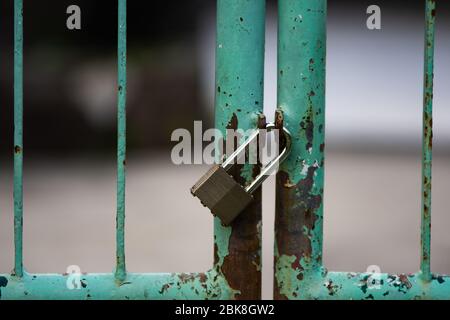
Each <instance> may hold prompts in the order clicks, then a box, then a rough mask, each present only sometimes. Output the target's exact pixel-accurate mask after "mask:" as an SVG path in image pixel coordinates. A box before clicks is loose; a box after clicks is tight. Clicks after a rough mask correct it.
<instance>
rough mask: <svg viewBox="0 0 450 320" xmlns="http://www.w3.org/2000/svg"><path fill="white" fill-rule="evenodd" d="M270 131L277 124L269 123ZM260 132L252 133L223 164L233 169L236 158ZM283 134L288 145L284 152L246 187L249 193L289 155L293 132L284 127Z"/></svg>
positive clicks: (227, 168) (226, 167)
mask: <svg viewBox="0 0 450 320" xmlns="http://www.w3.org/2000/svg"><path fill="white" fill-rule="evenodd" d="M265 129H266V130H267V131H268V132H270V131H272V130H274V129H277V127H276V126H275V124H273V123H269V124H267V125H266V128H265ZM259 134H260V132H259V129H258V130H255V132H254V133H252V134H251V135H250V137H249V138H248V139H247V141H246V142H245V143H243V144H242V145H240V146H239V147H238V148H237V149H236V151H235V152H233V154H232V155H230V156H229V157H228V158H227V159H226V160H225V162H224V163H223V164H222V167H223V168H224V169H225V170H226V171H228V170H229V169H231V167H232V166H233V165H234V159H236V158H237V157H238V156H239V155H240V154H241V152H243V151H245V148H246V147H247V146H248V145H249V144H250V143H251V142H252V141H253V140H254V139H256V138H257V137H258V136H259ZM283 135H284V138H285V142H286V145H285V147H284V150H283V152H281V153H280V154H279V155H278V156H277V157H276V158H275V159H274V160H272V161H271V162H270V163H269V164H268V165H266V166H265V167H264V168H263V169H262V170H261V172H260V174H259V175H258V176H257V177H256V178H255V180H253V182H252V183H251V184H250V185H249V186H247V187H246V188H245V191H247V192H248V193H253V191H255V190H256V189H258V188H259V187H260V186H261V184H262V183H263V182H264V181H265V180H266V179H267V177H268V176H269V175H270V174H272V171H273V170H274V169H275V167H278V165H279V163H280V162H283V161H284V160H285V159H286V158H287V156H288V155H289V153H290V151H291V145H292V141H291V133H290V132H289V131H288V130H287V129H286V128H285V127H283Z"/></svg>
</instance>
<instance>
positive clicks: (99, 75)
mask: <svg viewBox="0 0 450 320" xmlns="http://www.w3.org/2000/svg"><path fill="white" fill-rule="evenodd" d="M72 4H76V5H78V6H80V8H81V17H82V29H81V30H74V31H72V30H68V29H67V28H66V19H67V17H68V15H67V14H66V8H67V7H68V6H69V5H72ZM370 4H373V3H372V2H371V1H358V2H355V1H338V2H336V1H329V16H330V17H331V18H330V23H331V28H332V30H333V28H334V25H336V26H338V27H339V28H344V30H346V33H347V32H348V29H345V27H346V26H347V27H351V26H354V25H357V26H359V28H361V29H364V28H365V19H366V18H367V16H366V15H365V14H364V13H365V10H366V8H367V6H368V5H370ZM376 4H378V5H379V6H381V7H382V10H383V11H382V13H383V28H384V29H387V28H391V27H393V26H394V25H392V21H393V20H389V19H386V20H384V17H385V16H393V15H395V17H396V20H395V21H402V22H403V23H408V21H409V20H411V21H414V20H417V19H418V16H420V17H422V16H423V8H424V4H423V1H409V2H408V3H407V4H406V2H405V1H399V0H398V1H377V2H376ZM214 5H215V3H214V1H208V0H193V1H167V2H159V1H158V2H150V1H128V64H129V69H128V81H129V87H128V104H127V106H128V110H127V114H128V147H129V148H130V149H131V150H134V149H137V150H141V149H145V150H148V149H149V148H161V147H162V148H167V147H169V146H170V143H169V140H170V139H169V137H170V134H171V132H172V131H173V130H174V129H175V128H188V129H191V128H192V123H193V121H194V120H203V121H204V122H205V123H204V126H205V127H210V126H212V123H213V122H212V112H211V110H212V103H213V99H212V98H210V99H209V100H208V99H204V98H202V90H203V91H205V88H204V87H203V88H202V79H201V76H202V75H201V73H200V70H201V68H202V66H201V64H202V62H203V61H202V57H204V54H203V53H202V52H199V51H201V50H204V48H205V46H202V45H201V42H202V41H203V40H204V39H202V37H204V35H205V34H207V32H205V30H204V29H205V28H211V29H213V28H214V27H215V26H214V17H211V16H213V15H214V8H213V7H214ZM438 6H439V13H440V16H441V17H442V16H448V14H447V13H448V12H449V3H448V2H440V3H438ZM274 11H276V1H268V13H269V14H270V13H271V12H274ZM354 12H360V13H361V14H357V15H354V14H352V13H354ZM445 12H447V13H445ZM347 13H348V14H347ZM350 15H351V16H352V18H351V19H342V17H345V16H350ZM336 17H339V20H336ZM203 20H208V22H206V23H204V21H203ZM444 20H445V19H441V20H440V21H439V22H441V23H442V22H443V21H444ZM355 31H356V30H355ZM366 32H370V31H367V30H366ZM210 33H214V30H211V31H210ZM24 34H25V45H24V70H25V71H24V79H25V80H24V109H25V112H24V139H25V150H26V152H27V151H33V153H34V152H37V153H44V154H49V153H61V152H63V154H68V153H80V152H82V153H84V152H86V153H92V152H95V151H99V152H102V151H107V150H109V151H111V150H113V149H114V148H115V143H116V140H115V128H116V125H115V110H116V92H115V88H116V69H117V68H116V50H117V49H116V46H117V2H116V1H106V0H95V1H92V0H77V1H74V0H71V1H69V0H39V1H25V4H24ZM373 35H374V33H372V36H373ZM375 36H376V35H375ZM0 39H2V41H1V43H0V56H1V59H0V61H1V70H2V72H1V82H0V90H1V97H2V105H3V108H1V110H0V135H1V137H2V143H1V145H0V151H1V152H2V154H5V152H7V150H12V147H13V143H12V132H13V126H12V119H13V95H12V93H13V82H12V81H13V74H12V70H13V47H12V45H13V1H2V3H1V4H0ZM272 49H273V48H272ZM272 49H271V50H272ZM209 50H211V52H210V53H211V54H213V48H209ZM268 50H269V49H268ZM354 50H356V51H357V50H358V48H357V46H355V48H354ZM331 54H333V53H331ZM208 67H212V66H208ZM203 81H205V80H203ZM206 81H209V82H213V81H214V79H213V78H209V79H207V80H206ZM267 87H269V85H267ZM206 89H208V87H207V88H206ZM208 94H209V93H208ZM208 94H207V95H208ZM211 94H212V93H211ZM203 95H204V94H203ZM208 110H210V111H209V112H208ZM270 113H272V110H271V109H270ZM268 116H269V118H270V117H272V115H271V114H270V115H268Z"/></svg>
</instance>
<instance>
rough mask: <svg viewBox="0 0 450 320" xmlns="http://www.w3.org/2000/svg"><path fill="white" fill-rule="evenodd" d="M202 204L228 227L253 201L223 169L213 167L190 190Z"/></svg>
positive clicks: (217, 166) (216, 166)
mask: <svg viewBox="0 0 450 320" xmlns="http://www.w3.org/2000/svg"><path fill="white" fill-rule="evenodd" d="M191 193H192V194H193V195H194V196H196V197H198V198H199V199H200V201H201V202H202V204H203V205H204V206H206V207H208V208H209V209H210V210H211V212H212V213H213V214H214V215H215V216H217V217H219V218H220V220H221V221H222V223H223V224H225V225H229V224H230V223H231V222H232V221H233V220H234V219H235V218H236V217H237V216H238V215H239V214H240V213H241V212H242V211H243V210H244V209H245V208H246V207H247V206H248V205H249V204H250V202H252V201H253V197H252V195H251V194H249V193H247V192H246V191H245V189H244V188H243V187H242V186H241V185H240V184H239V183H237V182H236V180H234V179H233V177H231V176H230V175H229V174H228V173H227V172H226V171H225V169H224V168H223V167H221V166H219V165H214V166H213V167H212V168H211V169H210V170H209V171H208V172H207V173H206V174H205V175H204V176H203V177H202V178H201V179H200V180H199V181H198V182H197V183H196V184H195V185H194V186H193V187H192V189H191Z"/></svg>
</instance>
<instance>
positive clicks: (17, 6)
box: [14, 0, 23, 277]
mask: <svg viewBox="0 0 450 320" xmlns="http://www.w3.org/2000/svg"><path fill="white" fill-rule="evenodd" d="M14 245H15V259H14V274H15V275H16V276H17V277H22V276H23V1H22V0H15V1H14Z"/></svg>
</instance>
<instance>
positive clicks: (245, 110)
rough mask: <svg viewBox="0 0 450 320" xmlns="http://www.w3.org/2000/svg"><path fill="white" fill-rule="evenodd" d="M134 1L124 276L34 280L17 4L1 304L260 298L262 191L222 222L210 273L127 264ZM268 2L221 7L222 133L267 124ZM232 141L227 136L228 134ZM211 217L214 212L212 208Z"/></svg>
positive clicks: (121, 209) (121, 111)
mask: <svg viewBox="0 0 450 320" xmlns="http://www.w3.org/2000/svg"><path fill="white" fill-rule="evenodd" d="M126 9H127V1H126V0H118V111H117V118H118V122H117V125H118V136H117V213H116V256H117V259H116V269H115V272H114V273H104V274H82V275H81V285H82V288H81V289H79V290H69V289H68V288H67V285H66V283H67V281H68V280H69V279H70V277H71V276H72V275H69V274H67V273H65V274H29V273H27V272H25V271H24V268H23V251H22V243H23V240H22V234H23V176H22V170H23V141H22V133H23V120H22V119H23V117H22V115H23V0H14V34H15V38H14V127H15V128H14V146H15V147H14V243H15V259H14V261H15V262H14V271H13V272H12V274H0V300H1V299H5V300H20V299H67V300H83V299H94V300H103V299H104V300H106V299H141V300H142V299H154V300H158V299H195V300H201V299H248V300H249V299H254V300H256V299H260V298H261V189H258V190H257V191H256V192H255V193H254V196H255V201H254V203H253V204H252V205H251V206H250V207H249V208H247V209H246V211H245V212H244V213H243V214H242V215H241V216H240V217H239V218H237V219H236V221H235V222H234V223H233V225H232V226H230V227H225V226H222V225H221V223H220V220H219V219H218V218H216V219H215V221H214V265H213V267H212V268H211V269H210V270H208V271H206V272H204V273H129V272H127V271H126V264H125V169H126V89H127V82H126V62H127V58H126V56H127V51H126V48H127V46H126V26H127V14H126ZM264 35H265V1H264V0H246V1H242V0H218V1H217V46H216V88H217V92H216V102H215V109H216V120H215V122H216V128H218V129H220V130H221V131H222V132H223V133H225V131H226V129H232V128H235V127H236V128H237V125H238V124H239V128H240V129H244V130H247V129H252V128H256V127H258V126H262V125H263V122H264V121H263V118H262V117H261V116H260V115H261V114H262V106H263V96H264V95H263V94H264V81H263V76H264V43H265V39H264ZM224 136H225V135H224ZM233 173H234V175H235V178H236V179H239V180H240V181H241V182H245V181H249V180H250V179H251V178H252V177H253V176H254V175H256V174H257V173H258V170H257V169H256V168H252V167H251V166H245V167H237V168H235V169H234V171H233ZM204 210H205V211H206V210H207V209H204Z"/></svg>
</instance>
